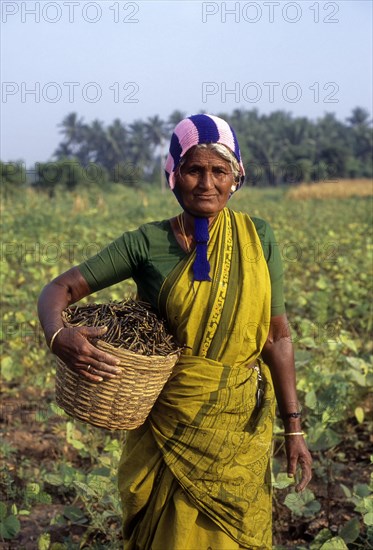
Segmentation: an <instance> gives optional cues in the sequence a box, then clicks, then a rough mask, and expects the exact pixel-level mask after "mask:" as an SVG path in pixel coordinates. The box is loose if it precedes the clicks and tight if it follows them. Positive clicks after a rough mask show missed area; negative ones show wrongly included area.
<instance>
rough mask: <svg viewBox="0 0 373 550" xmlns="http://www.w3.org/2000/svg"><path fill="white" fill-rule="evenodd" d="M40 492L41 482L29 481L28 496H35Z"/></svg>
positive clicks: (27, 486)
mask: <svg viewBox="0 0 373 550" xmlns="http://www.w3.org/2000/svg"><path fill="white" fill-rule="evenodd" d="M39 493H40V485H39V483H33V482H32V483H28V484H27V485H26V495H27V497H28V498H31V497H33V496H36V495H38V494H39Z"/></svg>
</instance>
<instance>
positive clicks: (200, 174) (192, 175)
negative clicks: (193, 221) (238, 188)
mask: <svg viewBox="0 0 373 550" xmlns="http://www.w3.org/2000/svg"><path fill="white" fill-rule="evenodd" d="M232 185H234V177H233V173H232V167H231V165H230V163H229V162H227V161H226V160H224V159H223V158H222V157H221V156H220V155H218V154H217V153H216V152H215V151H212V150H210V149H197V148H195V147H193V148H192V149H191V150H190V151H188V153H187V155H186V157H185V162H184V164H183V165H182V166H181V168H180V172H179V174H178V175H177V177H176V182H175V188H174V192H175V195H176V197H177V199H178V201H179V203H180V204H181V206H182V208H183V209H184V210H186V211H187V212H189V213H190V214H192V215H194V216H201V217H206V218H214V217H215V216H216V215H217V214H218V213H219V212H220V211H221V210H223V208H224V207H225V205H226V204H227V201H228V199H229V196H230V193H231V191H232V190H231V187H232Z"/></svg>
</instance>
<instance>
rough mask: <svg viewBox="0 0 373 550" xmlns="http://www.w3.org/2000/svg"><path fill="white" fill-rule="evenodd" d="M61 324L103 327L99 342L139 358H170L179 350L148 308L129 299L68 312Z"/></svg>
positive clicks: (71, 308) (64, 314)
mask: <svg viewBox="0 0 373 550" xmlns="http://www.w3.org/2000/svg"><path fill="white" fill-rule="evenodd" d="M62 318H63V321H64V323H65V324H66V325H70V326H74V327H75V326H89V327H97V326H106V327H107V332H106V333H105V334H104V335H103V336H100V340H103V341H104V342H106V343H108V344H110V345H112V346H113V347H115V348H124V349H128V350H130V351H132V352H134V353H138V354H140V355H163V356H164V355H169V354H170V353H175V351H177V350H178V346H177V344H176V343H175V342H174V340H173V337H172V336H171V335H170V334H168V333H167V330H166V327H165V324H164V322H163V321H162V320H160V319H159V318H158V317H157V315H156V314H155V313H154V312H153V311H152V309H151V308H150V306H149V304H146V303H145V302H139V301H135V300H132V299H128V300H124V301H121V302H110V303H107V304H86V305H82V306H72V307H69V308H67V309H66V310H65V311H64V312H63V314H62Z"/></svg>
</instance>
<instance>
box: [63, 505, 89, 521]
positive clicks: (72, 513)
mask: <svg viewBox="0 0 373 550" xmlns="http://www.w3.org/2000/svg"><path fill="white" fill-rule="evenodd" d="M63 515H64V516H65V518H67V519H69V520H70V521H73V522H74V523H86V522H87V521H88V520H87V517H86V516H85V515H84V512H83V511H82V510H81V509H80V508H78V507H77V506H65V508H64V509H63Z"/></svg>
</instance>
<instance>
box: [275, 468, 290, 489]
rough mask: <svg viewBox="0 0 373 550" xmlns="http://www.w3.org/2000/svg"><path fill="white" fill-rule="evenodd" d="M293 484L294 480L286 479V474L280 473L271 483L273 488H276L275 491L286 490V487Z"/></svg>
mask: <svg viewBox="0 0 373 550" xmlns="http://www.w3.org/2000/svg"><path fill="white" fill-rule="evenodd" d="M294 482H295V480H294V478H291V477H288V475H287V473H286V472H280V473H279V474H277V476H276V477H275V481H274V482H273V487H276V489H286V487H289V486H290V485H293V484H294Z"/></svg>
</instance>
